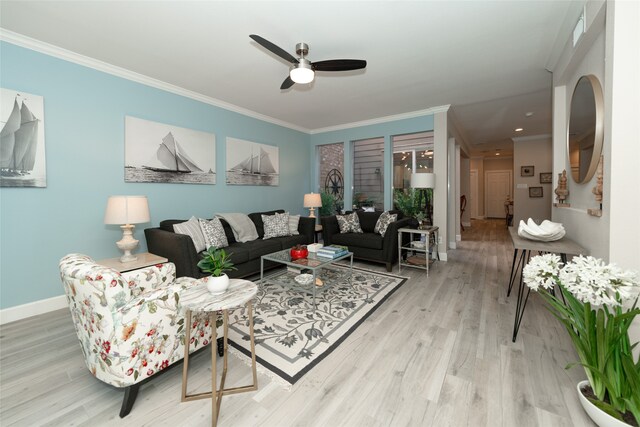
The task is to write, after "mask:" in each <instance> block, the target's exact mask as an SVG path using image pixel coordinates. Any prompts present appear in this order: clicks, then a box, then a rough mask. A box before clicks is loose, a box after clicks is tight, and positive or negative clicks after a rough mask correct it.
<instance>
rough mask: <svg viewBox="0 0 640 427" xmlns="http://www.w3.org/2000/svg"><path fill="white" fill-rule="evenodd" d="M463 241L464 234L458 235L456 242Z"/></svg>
mask: <svg viewBox="0 0 640 427" xmlns="http://www.w3.org/2000/svg"><path fill="white" fill-rule="evenodd" d="M461 241H462V234H456V242H461Z"/></svg>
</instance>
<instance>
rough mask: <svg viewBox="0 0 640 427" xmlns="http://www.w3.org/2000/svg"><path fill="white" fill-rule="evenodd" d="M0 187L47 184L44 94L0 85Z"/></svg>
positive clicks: (44, 185)
mask: <svg viewBox="0 0 640 427" xmlns="http://www.w3.org/2000/svg"><path fill="white" fill-rule="evenodd" d="M0 122H2V130H1V131H0V187H46V186H47V173H46V159H45V149H44V98H43V97H42V96H39V95H33V94H30V93H26V92H16V91H15V90H10V89H4V88H2V89H0Z"/></svg>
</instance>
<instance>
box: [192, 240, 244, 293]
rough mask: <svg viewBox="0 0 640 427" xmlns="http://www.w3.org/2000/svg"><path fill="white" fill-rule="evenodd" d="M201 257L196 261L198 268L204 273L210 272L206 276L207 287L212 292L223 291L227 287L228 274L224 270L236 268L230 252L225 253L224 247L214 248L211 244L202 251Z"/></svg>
mask: <svg viewBox="0 0 640 427" xmlns="http://www.w3.org/2000/svg"><path fill="white" fill-rule="evenodd" d="M201 256H202V259H201V260H200V261H199V262H198V268H199V269H200V270H202V271H203V272H205V273H209V274H211V275H210V276H208V277H206V278H205V279H203V280H205V281H206V283H207V289H208V290H209V292H211V293H212V294H221V293H224V292H225V291H226V290H227V288H228V287H229V276H227V275H226V274H225V273H224V272H225V271H231V270H237V268H235V267H234V266H233V263H232V262H231V259H230V256H231V254H227V253H226V252H225V250H224V249H216V248H215V247H213V246H211V247H209V249H207V250H206V251H204V252H203V253H202V255H201Z"/></svg>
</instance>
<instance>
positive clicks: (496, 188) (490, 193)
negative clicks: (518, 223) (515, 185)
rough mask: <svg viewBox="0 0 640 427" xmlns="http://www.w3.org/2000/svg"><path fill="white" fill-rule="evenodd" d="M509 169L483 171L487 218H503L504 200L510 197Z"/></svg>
mask: <svg viewBox="0 0 640 427" xmlns="http://www.w3.org/2000/svg"><path fill="white" fill-rule="evenodd" d="M511 187H512V185H511V171H509V170H500V171H487V172H485V187H484V188H485V190H484V193H485V207H486V212H487V217H488V218H504V217H505V210H504V202H505V200H507V197H511Z"/></svg>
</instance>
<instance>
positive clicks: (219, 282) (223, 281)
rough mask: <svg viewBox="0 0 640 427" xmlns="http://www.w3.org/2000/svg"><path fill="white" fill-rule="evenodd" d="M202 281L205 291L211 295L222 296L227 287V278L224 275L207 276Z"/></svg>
mask: <svg viewBox="0 0 640 427" xmlns="http://www.w3.org/2000/svg"><path fill="white" fill-rule="evenodd" d="M202 280H204V281H205V283H206V284H207V290H209V293H211V294H213V295H218V294H223V293H225V292H226V291H227V288H228V287H229V276H227V275H226V274H223V275H222V276H218V277H213V276H207V277H204V278H203V279H202Z"/></svg>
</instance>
